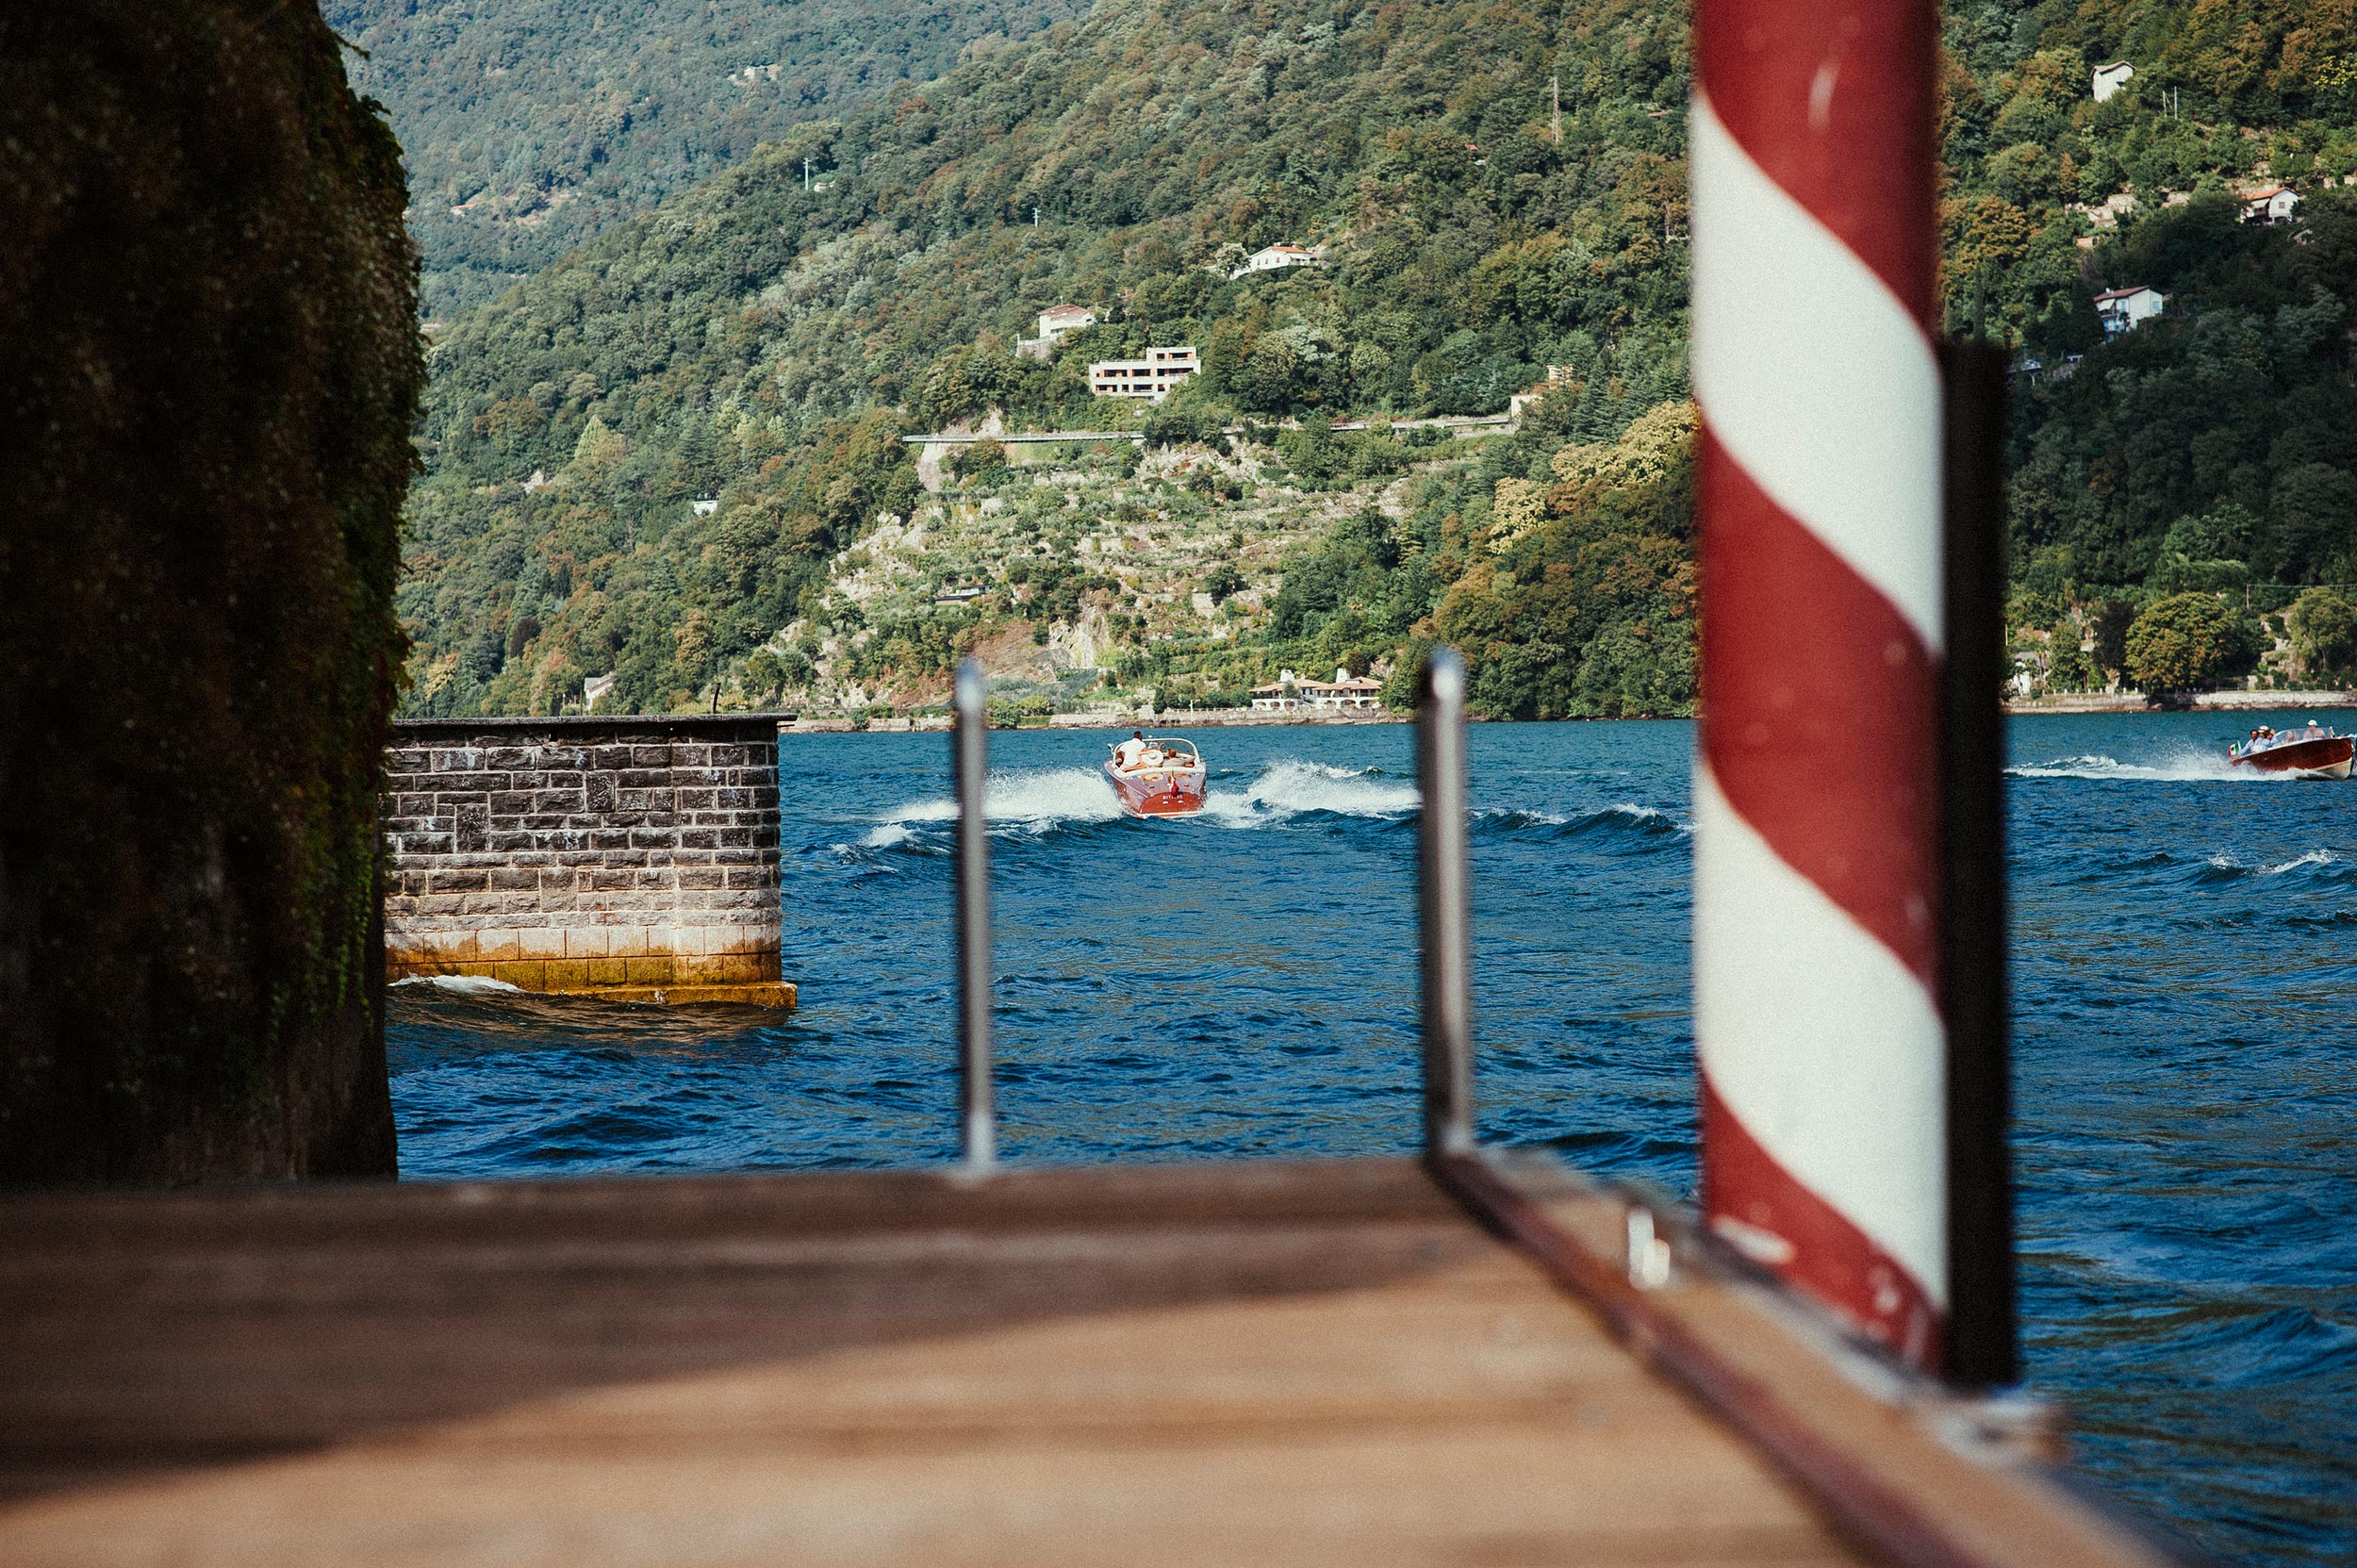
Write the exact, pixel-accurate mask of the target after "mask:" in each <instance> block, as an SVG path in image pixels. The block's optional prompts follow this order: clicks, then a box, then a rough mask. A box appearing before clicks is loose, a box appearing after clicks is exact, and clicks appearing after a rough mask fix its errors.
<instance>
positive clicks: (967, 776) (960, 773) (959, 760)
mask: <svg viewBox="0 0 2357 1568" xmlns="http://www.w3.org/2000/svg"><path fill="white" fill-rule="evenodd" d="M986 695H987V687H986V683H985V682H984V680H983V678H982V667H981V664H979V663H978V662H976V661H975V660H973V659H968V660H966V661H965V662H964V664H961V665H960V666H958V684H957V697H956V702H955V706H956V709H957V728H956V731H955V734H953V736H952V738H951V743H950V757H951V771H952V773H953V774H954V775H955V778H956V781H957V792H958V874H957V882H958V1121H959V1127H960V1130H961V1132H960V1137H961V1145H962V1147H963V1150H964V1156H965V1163H966V1164H968V1165H969V1166H973V1167H976V1168H984V1167H987V1166H989V1165H991V1164H995V1163H996V1162H997V1158H998V1129H997V1108H996V1106H995V1105H994V1103H993V1099H992V1093H991V1076H990V824H989V823H988V822H987V821H985V820H984V819H983V816H982V782H983V780H984V779H986V778H987V777H988V776H989V773H990V752H989V746H990V742H989V736H988V731H987V727H986V725H985V723H984V719H985V717H986V714H985V709H986V705H987V704H986Z"/></svg>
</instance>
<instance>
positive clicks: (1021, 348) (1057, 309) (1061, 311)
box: [1014, 305, 1096, 359]
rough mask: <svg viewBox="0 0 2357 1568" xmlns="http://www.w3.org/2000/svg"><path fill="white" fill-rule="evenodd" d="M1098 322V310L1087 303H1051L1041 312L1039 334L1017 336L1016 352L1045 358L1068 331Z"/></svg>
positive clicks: (1027, 356)
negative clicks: (1024, 336) (1033, 336)
mask: <svg viewBox="0 0 2357 1568" xmlns="http://www.w3.org/2000/svg"><path fill="white" fill-rule="evenodd" d="M1095 325H1096V310H1095V309H1094V308H1092V307H1091V306H1089V305H1049V306H1048V307H1047V309H1045V310H1043V311H1041V312H1040V313H1039V336H1038V337H1036V338H1016V339H1015V340H1014V352H1015V353H1016V354H1017V355H1020V356H1021V357H1023V358H1025V359H1045V358H1047V356H1048V355H1051V354H1053V353H1054V352H1055V349H1056V344H1057V343H1058V342H1059V341H1060V340H1061V339H1062V338H1063V335H1064V334H1065V333H1067V332H1078V331H1080V328H1082V327H1084V326H1095Z"/></svg>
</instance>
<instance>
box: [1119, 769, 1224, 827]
mask: <svg viewBox="0 0 2357 1568" xmlns="http://www.w3.org/2000/svg"><path fill="white" fill-rule="evenodd" d="M1105 777H1107V778H1108V779H1111V780H1112V781H1113V793H1114V794H1116V795H1118V796H1119V797H1120V798H1121V809H1122V810H1123V811H1125V812H1128V813H1129V815H1130V816H1132V817H1193V816H1194V815H1195V813H1196V812H1198V811H1201V810H1202V809H1203V775H1202V774H1201V773H1200V772H1179V771H1178V770H1175V769H1174V770H1172V771H1170V772H1167V773H1162V774H1161V775H1160V776H1159V777H1157V776H1154V775H1151V774H1148V775H1145V776H1141V777H1132V776H1130V775H1129V774H1126V773H1122V772H1119V771H1117V770H1116V769H1114V768H1113V767H1112V766H1111V765H1108V766H1107V767H1106V768H1105Z"/></svg>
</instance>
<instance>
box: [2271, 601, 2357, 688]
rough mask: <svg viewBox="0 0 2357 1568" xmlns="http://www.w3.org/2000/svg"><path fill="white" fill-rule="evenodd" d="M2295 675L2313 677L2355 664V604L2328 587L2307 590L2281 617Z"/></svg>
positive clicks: (2356, 617) (2356, 648) (2356, 653)
mask: <svg viewBox="0 0 2357 1568" xmlns="http://www.w3.org/2000/svg"><path fill="white" fill-rule="evenodd" d="M2283 619H2284V622H2285V628H2286V630H2288V631H2289V632H2290V634H2291V643H2292V658H2293V659H2294V660H2295V661H2296V662H2297V664H2298V667H2299V672H2300V673H2302V674H2315V673H2317V672H2319V671H2322V670H2328V669H2346V668H2349V666H2350V665H2352V664H2357V603H2351V602H2349V599H2348V597H2347V596H2346V595H2344V594H2342V593H2340V592H2338V591H2337V590H2335V589H2332V588H2310V589H2308V590H2307V591H2306V592H2305V593H2303V594H2301V595H2300V596H2299V598H2298V599H2295V600H2293V601H2292V607H2291V611H2290V613H2289V614H2288V615H2286V616H2285V617H2284V618H2283Z"/></svg>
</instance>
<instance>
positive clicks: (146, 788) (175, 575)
mask: <svg viewBox="0 0 2357 1568" xmlns="http://www.w3.org/2000/svg"><path fill="white" fill-rule="evenodd" d="M338 48H339V45H338V41H337V40H336V39H335V37H334V35H333V34H331V33H330V32H329V31H328V29H327V27H326V25H325V24H324V23H323V22H321V19H320V16H319V13H318V10H317V8H316V7H315V6H314V5H313V4H311V3H309V0H297V3H293V4H288V3H286V0H78V3H77V4H74V5H71V6H31V7H11V8H0V515H4V517H5V521H4V522H0V1182H15V1183H24V1182H54V1181H84V1180H105V1181H154V1180H205V1179H214V1178H227V1177H302V1176H331V1175H371V1174H389V1173H390V1172H391V1170H392V1168H393V1132H392V1118H391V1110H390V1105H389V1101H388V1098H387V1086H386V1081H385V1055H384V1032H383V1015H382V1014H383V980H382V976H383V954H382V949H381V945H380V941H379V938H378V934H377V930H378V920H379V915H378V902H377V883H376V879H377V876H378V834H377V830H376V819H375V812H376V798H377V783H378V774H379V769H380V767H381V761H380V755H381V748H382V744H383V740H384V735H385V724H386V718H387V714H388V713H389V712H390V710H391V705H392V701H393V696H394V687H395V683H396V680H397V678H398V673H399V670H400V667H401V659H402V653H403V642H402V635H401V632H400V628H399V625H398V623H397V621H396V620H395V619H394V617H393V614H392V610H391V599H392V590H393V585H394V579H395V575H396V572H397V569H398V566H399V526H400V523H399V517H400V509H401V503H402V498H403V496H404V492H405V490H406V488H407V486H408V482H409V477H410V474H411V471H412V470H413V468H414V458H413V456H412V449H411V447H410V444H409V438H408V437H409V431H410V427H411V423H412V421H413V420H414V417H415V413H416V409H417V405H418V400H419V397H420V391H421V388H422V385H423V381H424V368H423V358H422V354H421V350H420V343H419V340H418V337H417V333H416V330H415V326H414V322H415V315H414V301H415V292H416V279H417V263H416V257H415V255H414V252H413V250H412V248H411V246H410V244H409V241H408V239H407V237H406V235H405V234H404V229H403V225H402V209H403V206H404V200H405V198H404V185H403V177H402V171H401V165H400V149H399V148H398V146H397V145H396V144H395V142H394V140H393V138H392V135H391V133H390V131H388V130H387V127H386V125H385V124H384V122H383V120H382V119H381V118H380V117H379V116H378V114H377V113H376V112H375V109H374V106H372V105H368V104H363V103H361V102H359V101H358V100H356V99H354V97H353V95H352V94H351V92H350V91H349V90H348V89H347V88H346V86H345V82H344V76H343V71H342V66H341V60H340V58H339V56H338Z"/></svg>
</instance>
